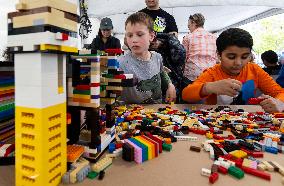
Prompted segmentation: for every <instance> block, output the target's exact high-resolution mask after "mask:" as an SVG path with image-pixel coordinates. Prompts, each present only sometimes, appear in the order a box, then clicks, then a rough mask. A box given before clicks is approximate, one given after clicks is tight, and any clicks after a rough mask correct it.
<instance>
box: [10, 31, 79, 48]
mask: <svg viewBox="0 0 284 186" xmlns="http://www.w3.org/2000/svg"><path fill="white" fill-rule="evenodd" d="M55 38H56V33H51V32H39V33H31V34H23V35H10V36H8V44H7V46H8V47H23V51H38V50H40V45H42V44H47V45H56V46H57V47H59V46H65V47H67V46H68V47H71V49H73V48H74V49H77V38H72V37H69V39H68V40H67V41H61V40H56V39H55ZM62 48H63V49H64V47H62ZM44 49H45V48H42V50H44ZM46 49H49V48H46ZM55 49H57V48H55ZM74 52H77V50H74Z"/></svg>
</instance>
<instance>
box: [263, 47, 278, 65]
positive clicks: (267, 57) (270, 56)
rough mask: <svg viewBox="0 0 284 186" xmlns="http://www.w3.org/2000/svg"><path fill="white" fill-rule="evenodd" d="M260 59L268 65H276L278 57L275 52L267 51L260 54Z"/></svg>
mask: <svg viewBox="0 0 284 186" xmlns="http://www.w3.org/2000/svg"><path fill="white" fill-rule="evenodd" d="M261 59H262V61H266V62H267V63H270V64H277V62H278V55H277V54H276V52H274V51H272V50H267V51H265V52H263V53H262V54H261Z"/></svg>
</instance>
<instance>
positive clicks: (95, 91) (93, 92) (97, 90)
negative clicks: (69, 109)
mask: <svg viewBox="0 0 284 186" xmlns="http://www.w3.org/2000/svg"><path fill="white" fill-rule="evenodd" d="M91 95H100V87H91Z"/></svg>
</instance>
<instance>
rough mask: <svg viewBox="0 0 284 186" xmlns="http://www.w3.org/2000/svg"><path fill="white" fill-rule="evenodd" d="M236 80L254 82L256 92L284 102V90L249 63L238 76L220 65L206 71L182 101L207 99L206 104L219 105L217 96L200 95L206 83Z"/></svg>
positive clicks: (187, 88) (185, 91)
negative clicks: (232, 74)
mask: <svg viewBox="0 0 284 186" xmlns="http://www.w3.org/2000/svg"><path fill="white" fill-rule="evenodd" d="M228 78H231V79H236V80H239V81H247V80H254V85H255V90H256V89H257V88H258V89H260V90H261V91H262V92H263V93H264V94H267V95H270V96H272V97H274V98H277V99H279V100H281V101H283V102H284V89H283V88H281V87H280V86H279V85H278V84H277V83H276V82H275V81H274V80H273V79H272V77H270V76H269V75H268V74H267V73H266V72H265V71H264V70H262V68H261V67H260V66H258V65H257V64H254V63H248V64H247V65H246V66H245V67H244V68H243V69H242V70H241V72H240V74H239V75H238V76H230V75H228V74H226V73H225V72H224V71H223V70H222V68H221V65H220V64H217V65H215V66H214V67H212V68H209V69H207V70H206V71H204V72H203V73H202V74H201V75H200V76H199V77H198V78H197V79H196V80H195V81H194V83H192V84H190V85H188V86H187V87H186V88H184V89H183V91H182V99H183V100H185V101H188V102H197V101H200V100H201V99H203V98H205V99H206V104H217V95H216V94H212V95H209V96H207V97H201V96H200V93H201V90H202V87H203V85H204V84H205V83H206V82H214V81H219V80H223V79H228Z"/></svg>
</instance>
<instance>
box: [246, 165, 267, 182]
mask: <svg viewBox="0 0 284 186" xmlns="http://www.w3.org/2000/svg"><path fill="white" fill-rule="evenodd" d="M241 169H242V170H243V171H244V172H245V173H247V174H251V175H254V176H257V177H260V178H262V179H265V180H271V175H270V174H268V173H266V172H263V171H260V170H256V169H252V168H249V167H242V168H241Z"/></svg>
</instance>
